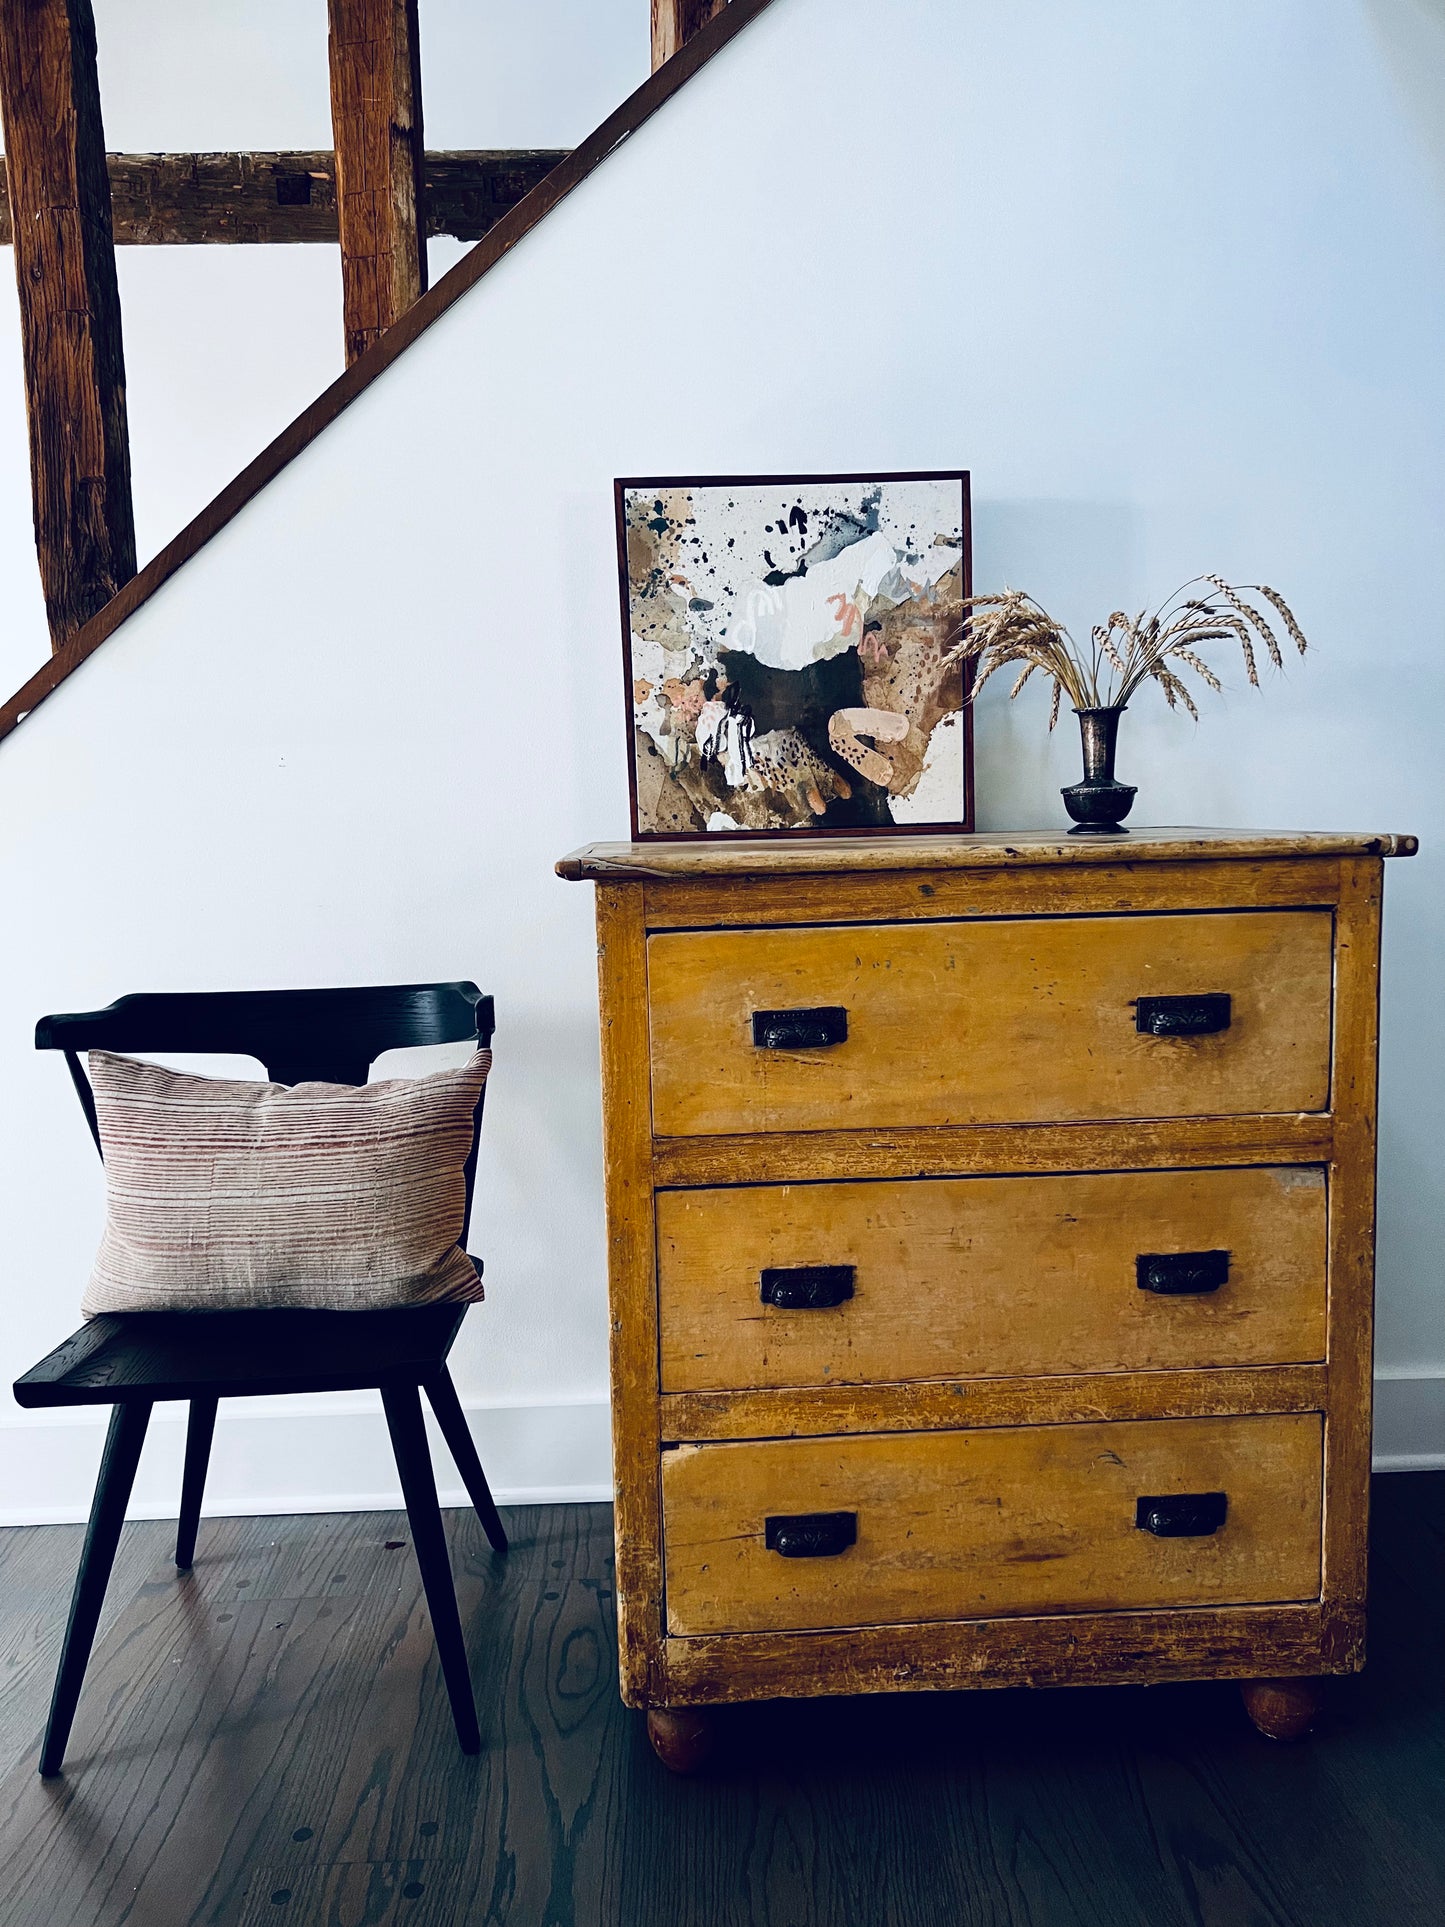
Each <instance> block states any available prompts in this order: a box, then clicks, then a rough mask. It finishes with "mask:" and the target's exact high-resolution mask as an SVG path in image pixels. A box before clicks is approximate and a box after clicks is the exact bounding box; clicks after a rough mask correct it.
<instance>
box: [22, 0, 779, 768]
mask: <svg viewBox="0 0 1445 1927" xmlns="http://www.w3.org/2000/svg"><path fill="white" fill-rule="evenodd" d="M771 5H772V0H728V4H727V6H725V7H724V8H723V10H722V12H721V13H720V14H719V15H718V16H717V18H716V19H715V20H713V21H711V22H710V23H709V24H708V25H707V26H706V27H704V28H703V30H702V32H701V33H698V34H696V35H694V37H693V38H692V39H691V40H690V41H689V42H688V44H687V45H686V47H684V48H683V49H682V51H681V52H680V53H679V54H676V55H675V56H674V57H673V58H672V59H671V60H670V61H668V63H667V66H666V68H665V69H664V70H663V71H662V72H661V73H655V74H650V75H649V76H648V78H647V79H646V80H644V81H643V83H642V85H641V86H640V87H639V88H638V89H637V90H636V92H635V93H633V94H630V95H629V96H628V97H627V99H626V100H624V101H623V103H622V105H621V106H620V107H619V108H617V109H616V110H615V112H613V113H611V114H609V115H608V116H607V118H606V120H604V121H603V122H602V124H601V126H600V127H597V128H595V129H594V130H593V132H592V133H591V134H589V135H588V136H587V138H586V140H584V141H583V142H582V143H581V145H580V146H579V147H574V148H573V150H572V152H571V153H570V154H568V155H567V157H566V159H565V160H563V161H560V162H559V163H558V165H557V166H556V167H554V168H553V169H552V171H551V173H550V174H548V176H547V178H546V179H545V180H544V181H542V182H541V183H540V185H539V186H538V187H537V188H536V189H535V190H534V191H533V192H532V193H530V194H528V195H527V196H526V198H525V199H524V200H522V201H521V202H519V203H518V204H517V206H515V207H513V208H509V209H508V210H507V212H506V213H505V214H504V215H503V216H502V218H501V220H500V221H498V222H497V224H496V226H495V227H494V228H493V229H492V231H491V232H490V233H489V234H488V235H487V236H486V238H485V239H484V240H482V241H479V242H478V243H477V245H476V246H475V247H474V248H472V249H471V250H470V252H469V253H467V254H465V255H463V256H462V258H461V260H460V261H458V262H457V263H456V265H455V266H454V267H452V268H449V269H448V271H447V272H446V274H444V275H443V276H442V278H441V280H440V281H438V283H437V284H436V286H435V287H434V288H433V289H431V291H430V292H429V293H427V294H424V295H423V296H422V298H421V300H420V301H418V302H417V304H416V306H415V307H414V308H412V309H410V310H409V311H408V312H407V313H406V314H405V315H403V317H402V318H401V320H400V321H399V322H398V323H397V324H396V326H395V327H394V328H393V329H391V330H390V332H389V333H387V334H385V335H383V336H382V338H381V340H380V341H378V342H377V344H376V346H375V347H374V348H370V349H368V350H367V352H366V354H365V355H364V356H363V357H362V359H361V360H360V361H359V362H357V363H355V364H354V365H353V366H352V367H350V368H348V369H347V370H346V371H345V372H344V373H343V374H341V375H338V376H337V378H336V380H335V381H334V382H332V384H331V386H330V387H329V388H327V389H326V390H325V391H324V392H323V393H322V394H320V395H318V396H317V397H316V399H315V401H314V402H312V403H311V405H310V407H309V408H306V409H304V410H303V411H302V413H301V414H299V415H298V416H297V417H296V419H295V420H294V421H293V422H291V423H290V424H288V426H287V427H286V428H284V429H283V430H282V431H281V433H280V434H279V435H278V436H277V437H276V439H275V440H274V441H273V442H271V443H269V444H268V446H267V447H265V448H263V449H262V450H261V452H260V454H259V455H257V456H256V457H255V458H254V459H253V460H252V461H250V462H248V463H247V465H246V467H245V468H243V469H242V470H241V473H240V474H239V475H237V476H236V477H235V478H234V480H232V481H230V482H228V483H227V484H226V486H225V488H223V489H222V490H221V492H220V494H219V495H218V496H216V498H215V500H214V501H212V502H208V503H207V505H206V506H205V508H203V509H202V510H201V512H200V514H199V515H197V516H195V517H194V519H193V520H192V521H190V522H188V523H187V524H186V526H185V527H184V528H183V529H182V530H181V531H180V533H179V534H177V535H174V536H172V537H171V539H170V541H169V542H167V543H166V545H165V547H164V548H163V549H161V550H159V551H158V553H157V554H155V555H153V556H152V557H151V559H150V561H149V562H147V563H146V565H145V567H144V568H143V569H142V570H141V571H140V573H139V574H138V575H137V576H136V577H135V579H134V580H133V581H131V582H129V583H127V584H126V586H125V588H123V589H122V590H121V591H120V593H119V594H118V595H117V596H116V597H115V598H114V600H113V601H111V602H109V603H107V605H106V607H105V608H104V609H102V610H101V611H100V613H99V614H98V615H95V616H92V617H91V619H90V621H89V622H88V623H87V624H86V625H85V627H84V628H83V629H82V630H81V631H80V633H79V634H78V635H76V636H74V637H73V638H72V639H71V640H70V641H69V642H68V643H67V644H66V645H65V647H64V648H63V649H62V650H60V651H58V652H57V653H56V654H55V655H53V656H52V657H51V658H50V659H49V661H48V662H45V663H43V664H42V665H41V667H40V668H39V669H37V670H36V671H35V673H34V674H33V675H31V676H29V677H27V679H26V680H25V682H23V683H22V684H21V686H20V687H19V689H17V690H16V691H15V694H14V695H13V696H11V697H9V698H7V700H6V701H4V702H0V740H3V738H5V737H6V736H8V735H9V734H10V732H11V731H12V730H14V729H17V728H18V727H19V726H20V724H21V723H23V722H24V721H25V719H26V717H27V716H31V715H33V714H34V712H35V710H36V708H37V707H38V706H39V705H40V704H41V703H43V702H44V701H45V699H46V698H47V697H48V696H51V695H53V694H54V692H55V691H56V690H57V689H58V688H59V687H60V685H61V684H62V683H63V682H65V681H66V680H67V679H68V678H69V677H71V676H73V675H74V674H75V673H76V671H77V670H78V669H80V668H82V667H83V666H84V664H85V663H86V662H88V661H89V659H90V658H91V657H92V656H93V655H94V654H95V652H96V651H97V650H98V649H101V648H103V647H104V646H105V644H106V643H107V642H108V641H109V640H110V639H111V637H112V636H114V635H115V634H116V632H117V631H118V630H119V629H120V628H121V627H122V626H123V624H124V623H125V621H126V619H127V617H129V616H132V615H134V614H135V612H136V611H137V609H139V608H141V607H142V605H143V604H144V603H146V602H148V601H149V600H150V598H151V597H152V596H153V595H155V594H156V592H157V591H158V590H159V589H161V588H162V587H164V585H165V584H166V583H167V582H169V581H170V579H171V577H172V576H173V575H175V574H176V573H177V571H178V570H180V569H183V568H184V567H185V565H186V564H187V563H188V562H189V561H190V560H191V559H192V558H193V557H194V556H195V555H197V554H198V553H199V552H200V550H201V549H203V548H204V547H205V545H206V544H207V543H208V542H209V541H210V540H211V539H212V537H214V536H215V535H217V534H219V533H220V531H221V530H222V529H224V528H225V527H226V526H227V525H228V524H229V523H230V522H231V521H232V520H233V519H234V518H235V517H236V516H237V515H239V514H240V512H241V510H242V509H243V508H245V506H246V504H247V503H248V502H252V501H254V500H255V499H256V497H257V496H258V495H259V494H260V493H261V491H262V489H264V488H265V487H266V486H267V484H268V483H270V482H272V481H274V480H275V478H276V477H277V476H278V475H279V474H280V473H281V471H282V470H283V469H284V468H285V467H286V465H287V463H288V462H292V461H294V460H295V459H296V457H297V456H298V455H300V454H301V452H302V450H303V449H305V448H308V447H309V446H310V445H311V443H312V442H314V441H315V440H316V438H317V436H318V435H322V434H324V433H325V431H326V430H327V428H328V427H329V426H330V425H331V423H332V422H334V421H335V420H336V418H337V416H338V415H340V414H341V413H342V411H343V410H344V409H346V408H349V407H350V406H351V404H352V402H354V401H355V400H356V398H357V397H358V396H359V395H362V394H365V392H366V390H367V389H368V388H369V387H370V386H371V384H372V383H373V382H374V381H376V380H377V379H378V378H379V377H380V376H382V375H384V374H385V373H386V371H387V369H388V368H390V366H391V365H392V363H393V362H394V361H397V360H399V359H400V357H401V356H402V355H404V354H405V353H406V351H407V349H408V348H410V347H411V345H412V343H413V342H414V341H416V340H417V338H418V337H419V336H420V335H422V334H423V333H425V331H426V330H427V329H428V328H429V327H430V326H431V325H432V323H433V322H434V321H437V320H439V319H440V318H441V316H442V315H444V314H446V313H447V312H448V311H449V309H451V308H452V307H453V306H454V305H455V303H457V302H458V301H460V300H462V298H463V297H464V296H465V295H468V294H470V292H471V290H472V289H473V288H475V287H476V286H477V284H478V283H479V282H480V281H481V280H482V279H483V278H484V277H485V276H486V275H487V274H489V273H490V272H491V270H492V269H493V268H495V267H497V266H498V265H499V263H501V262H502V261H504V260H505V259H506V258H507V256H508V255H509V254H510V253H511V251H512V249H513V248H515V247H516V246H517V245H518V243H519V242H521V241H524V240H525V239H526V238H527V236H528V235H529V234H531V233H532V232H533V231H534V230H535V229H536V228H537V227H539V226H540V225H541V223H542V222H543V221H545V220H546V218H547V216H548V215H549V214H550V213H551V212H552V210H553V209H554V208H555V207H556V206H557V205H558V204H559V202H561V201H564V200H565V199H566V198H567V196H568V195H569V194H571V193H572V191H573V190H574V189H575V188H577V187H580V186H581V185H582V183H583V182H584V181H585V180H587V179H588V177H589V176H590V175H592V174H593V173H595V172H596V171H597V169H598V168H599V167H602V166H604V165H605V164H606V162H607V159H608V157H609V155H612V154H615V153H616V151H617V149H618V148H619V147H621V146H622V144H623V142H624V141H626V140H628V139H629V138H630V137H631V136H632V135H633V134H635V133H636V132H637V130H638V128H639V127H641V126H642V125H643V123H644V122H645V121H647V120H649V119H650V118H651V116H652V115H653V114H655V113H656V112H657V111H658V110H659V108H662V107H665V106H666V105H667V103H668V102H669V101H670V100H672V99H673V98H674V96H675V95H677V94H679V93H681V92H682V90H683V88H684V87H686V85H687V83H688V82H689V81H690V80H691V79H692V77H693V75H694V74H695V73H696V72H697V71H698V69H699V68H700V67H704V66H706V64H707V63H708V61H710V60H711V59H712V58H713V56H714V55H715V54H718V53H721V52H722V50H723V48H724V47H726V46H727V45H728V44H729V43H730V42H731V41H733V40H736V39H737V37H738V35H739V34H741V33H743V32H745V31H746V29H747V28H748V26H749V25H750V24H751V23H752V22H753V21H754V20H756V19H757V17H758V15H759V14H760V13H765V12H766V11H767V9H768V8H769V7H770V6H771ZM584 292H585V290H584Z"/></svg>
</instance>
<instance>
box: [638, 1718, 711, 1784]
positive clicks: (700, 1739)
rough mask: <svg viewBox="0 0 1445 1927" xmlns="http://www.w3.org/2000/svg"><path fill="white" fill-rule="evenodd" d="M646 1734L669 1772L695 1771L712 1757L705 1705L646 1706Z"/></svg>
mask: <svg viewBox="0 0 1445 1927" xmlns="http://www.w3.org/2000/svg"><path fill="white" fill-rule="evenodd" d="M647 1737H648V1739H649V1740H651V1742H652V1750H653V1752H654V1753H655V1754H656V1755H657V1757H658V1759H659V1760H661V1761H662V1764H663V1765H664V1766H665V1767H666V1768H667V1769H668V1771H669V1772H670V1773H696V1772H697V1770H698V1768H699V1767H701V1766H704V1765H705V1764H706V1763H707V1761H708V1760H709V1759H710V1758H711V1757H712V1748H713V1737H714V1736H713V1723H712V1716H711V1714H710V1713H709V1711H708V1709H707V1708H706V1707H705V1706H649V1707H648V1709H647Z"/></svg>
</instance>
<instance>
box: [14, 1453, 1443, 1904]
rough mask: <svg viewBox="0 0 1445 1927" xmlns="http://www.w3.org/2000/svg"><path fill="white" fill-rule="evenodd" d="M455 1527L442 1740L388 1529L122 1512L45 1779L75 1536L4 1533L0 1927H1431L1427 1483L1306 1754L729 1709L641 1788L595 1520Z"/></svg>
mask: <svg viewBox="0 0 1445 1927" xmlns="http://www.w3.org/2000/svg"><path fill="white" fill-rule="evenodd" d="M508 1526H509V1529H510V1530H511V1531H512V1532H513V1534H514V1539H513V1550H512V1553H511V1556H510V1557H509V1558H507V1559H505V1560H499V1559H495V1558H494V1557H493V1556H492V1554H491V1553H490V1552H489V1550H488V1549H487V1546H486V1542H485V1540H484V1539H483V1537H482V1534H481V1531H480V1528H479V1527H478V1526H477V1524H476V1521H475V1520H474V1519H473V1517H472V1515H471V1514H470V1513H463V1512H454V1513H451V1514H449V1515H448V1531H449V1534H450V1537H451V1543H452V1551H453V1558H454V1561H455V1564H456V1567H457V1571H458V1582H459V1593H460V1597H461V1604H462V1614H463V1620H464V1623H465V1625H466V1627H467V1629H468V1637H469V1641H470V1647H471V1655H472V1665H473V1673H474V1677H475V1679H476V1683H477V1689H478V1695H477V1696H478V1702H479V1705H480V1708H481V1714H482V1725H483V1732H484V1736H485V1750H484V1752H483V1754H482V1756H481V1757H480V1758H479V1759H475V1760H469V1759H466V1758H464V1757H463V1756H462V1755H461V1754H460V1753H458V1751H457V1750H456V1746H455V1742H454V1740H453V1736H452V1730H451V1725H450V1721H449V1718H448V1714H447V1707H446V1699H445V1695H444V1693H443V1691H442V1687H441V1681H440V1678H439V1676H438V1672H437V1667H436V1663H435V1658H434V1655H433V1652H432V1643H431V1636H430V1628H429V1624H428V1621H427V1617H426V1613H425V1610H424V1607H423V1606H422V1604H421V1601H420V1594H419V1585H418V1581H417V1576H416V1568H415V1564H414V1561H413V1558H412V1553H411V1547H410V1543H409V1535H408V1533H407V1530H406V1525H405V1521H404V1520H403V1519H401V1518H400V1517H399V1516H397V1515H389V1514H388V1515H378V1514H348V1515H341V1516H335V1517H328V1518H315V1517H311V1518H287V1519H252V1520H215V1521H207V1522H203V1524H202V1528H201V1540H200V1550H199V1555H198V1560H197V1564H196V1568H195V1571H194V1574H193V1575H192V1576H190V1577H189V1578H179V1577H177V1575H176V1574H175V1571H174V1569H173V1567H172V1566H171V1565H170V1563H169V1561H170V1552H171V1545H172V1528H170V1527H168V1526H162V1525H152V1524H135V1525H131V1526H128V1527H127V1529H126V1532H125V1536H124V1539H123V1542H122V1547H121V1553H120V1558H119V1561H118V1565H117V1571H116V1577H115V1581H114V1584H113V1588H112V1596H111V1600H110V1604H109V1608H108V1613H107V1619H106V1622H105V1626H104V1628H103V1634H102V1638H101V1641H100V1643H99V1645H98V1646H97V1649H96V1654H95V1658H94V1660H93V1662H92V1667H91V1672H90V1676H89V1678H88V1680H87V1683H86V1689H85V1693H84V1695H83V1697H82V1699H81V1703H80V1713H79V1717H78V1719H77V1721H76V1727H75V1732H74V1735H73V1738H72V1742H71V1751H70V1755H69V1761H68V1765H67V1770H66V1773H65V1775H64V1777H63V1779H60V1780H56V1781H49V1782H45V1781H42V1780H40V1779H39V1777H38V1776H37V1774H36V1772H35V1758H36V1749H37V1744H38V1734H39V1729H40V1725H41V1722H42V1719H43V1717H44V1712H45V1706H46V1702H47V1699H48V1695H49V1690H50V1681H51V1675H52V1672H53V1668H54V1663H55V1656H56V1648H57V1643H58V1640H59V1635H60V1629H61V1626H62V1624H63V1619H64V1610H65V1604H66V1600H67V1597H68V1592H69V1582H70V1575H71V1570H72V1566H73V1561H74V1559H75V1557H76V1553H77V1551H78V1546H79V1537H80V1530H79V1528H78V1527H59V1526H57V1527H45V1528H33V1529H32V1528H28V1529H23V1530H22V1529H17V1530H12V1531H8V1532H3V1533H0V1683H3V1703H0V1774H3V1776H4V1777H3V1780H0V1927H113V1924H118V1923H122V1922H124V1923H129V1924H130V1927H185V1924H187V1923H203V1922H204V1923H214V1927H223V1924H224V1927H232V1924H233V1923H234V1924H235V1927H256V1924H257V1923H260V1922H266V1923H270V1927H286V1923H288V1922H289V1923H291V1924H292V1927H363V1924H364V1927H381V1924H382V1923H388V1924H389V1923H393V1922H394V1923H398V1924H401V1923H405V1924H406V1927H473V1924H475V1927H1371V1923H1374V1922H1380V1923H1382V1927H1383V1924H1384V1923H1389V1927H1425V1924H1426V1923H1429V1924H1430V1927H1439V1923H1440V1922H1441V1921H1445V1648H1442V1641H1441V1636H1440V1634H1441V1600H1442V1598H1445V1474H1437V1473H1427V1474H1412V1475H1404V1476H1394V1477H1390V1478H1384V1479H1379V1480H1377V1481H1376V1507H1375V1525H1374V1568H1373V1570H1374V1580H1373V1602H1372V1610H1373V1621H1372V1628H1371V1651H1372V1659H1371V1664H1370V1667H1369V1670H1368V1671H1367V1672H1366V1673H1365V1674H1364V1675H1363V1676H1362V1677H1361V1678H1359V1679H1353V1680H1346V1681H1341V1682H1339V1683H1338V1684H1337V1686H1336V1687H1335V1689H1334V1693H1333V1699H1332V1704H1331V1713H1330V1718H1329V1721H1328V1725H1327V1727H1326V1728H1325V1730H1323V1731H1322V1732H1321V1733H1320V1734H1319V1735H1317V1736H1316V1738H1315V1739H1313V1740H1312V1741H1309V1742H1307V1743H1306V1744H1304V1745H1302V1746H1298V1747H1282V1746H1278V1745H1272V1744H1271V1743H1270V1742H1268V1741H1266V1740H1263V1739H1261V1738H1259V1737H1258V1736H1257V1735H1256V1734H1255V1733H1254V1732H1253V1730H1252V1729H1251V1728H1250V1727H1248V1726H1247V1725H1246V1724H1245V1722H1244V1719H1243V1716H1242V1714H1241V1712H1240V1710H1239V1706H1238V1700H1237V1696H1236V1695H1235V1693H1234V1692H1233V1691H1232V1689H1230V1688H1228V1687H1226V1686H1219V1685H1205V1686H1190V1687H1169V1688H1156V1689H1154V1690H1152V1691H1145V1690H1130V1691H1119V1690H1099V1691H1092V1692H1091V1691H1087V1690H1079V1691H1070V1692H1054V1693H1033V1694H1028V1693H990V1694H976V1695H947V1696H942V1695H940V1696H923V1695H920V1696H902V1697H899V1698H895V1699H873V1700H839V1701H815V1702H811V1703H808V1704H779V1705H773V1706H763V1707H746V1708H738V1709H735V1710H733V1711H731V1712H730V1713H728V1714H726V1715H724V1717H723V1720H722V1753H721V1758H720V1760H719V1763H718V1765H717V1766H716V1768H715V1769H714V1770H713V1771H712V1772H711V1773H710V1774H709V1775H708V1776H707V1777H706V1778H702V1779H699V1780H695V1781H679V1780H675V1779H672V1778H670V1777H669V1776H668V1775H667V1774H666V1773H665V1772H664V1770H663V1769H662V1768H661V1767H660V1766H659V1765H658V1763H657V1762H656V1761H655V1760H654V1759H653V1757H652V1754H651V1752H650V1751H649V1749H648V1746H647V1743H646V1740H645V1738H644V1736H643V1733H642V1730H641V1723H640V1721H639V1720H638V1719H637V1717H636V1716H635V1715H632V1714H629V1713H627V1712H626V1711H624V1709H623V1708H622V1707H621V1705H620V1704H619V1703H618V1700H617V1695H616V1687H615V1681H614V1672H613V1616H612V1580H611V1574H612V1558H611V1544H610V1515H609V1513H608V1510H607V1508H606V1507H603V1506H582V1507H552V1508H546V1509H536V1510H515V1511H512V1512H511V1513H510V1514H509V1515H508Z"/></svg>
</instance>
